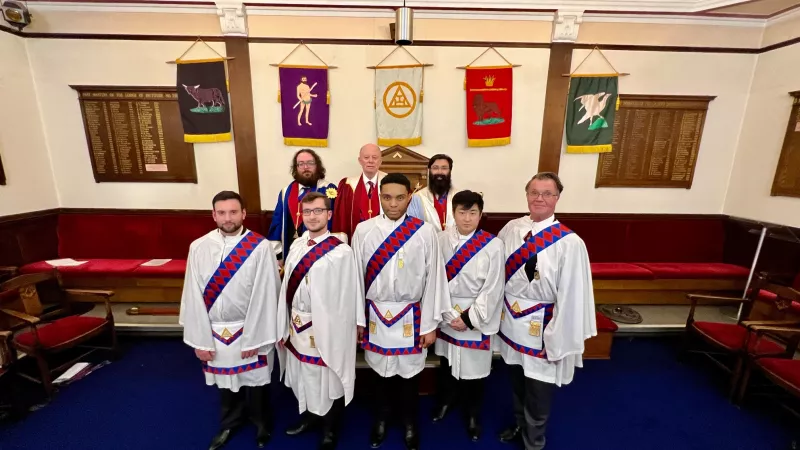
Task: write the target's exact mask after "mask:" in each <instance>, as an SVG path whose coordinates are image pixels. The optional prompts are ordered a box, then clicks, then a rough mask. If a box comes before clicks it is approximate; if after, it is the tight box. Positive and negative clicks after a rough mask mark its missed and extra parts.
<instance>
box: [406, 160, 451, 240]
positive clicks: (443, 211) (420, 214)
mask: <svg viewBox="0 0 800 450" xmlns="http://www.w3.org/2000/svg"><path fill="white" fill-rule="evenodd" d="M452 170H453V158H451V157H449V156H447V155H442V154H439V155H433V156H432V157H431V159H430V160H429V161H428V186H427V187H425V188H422V189H420V190H419V191H417V192H415V193H414V197H413V198H412V199H411V204H410V205H409V206H408V214H409V215H410V216H413V217H417V218H418V219H422V220H424V221H426V222H430V223H432V224H434V225H435V226H436V228H437V229H441V230H444V229H446V228H447V227H450V226H453V225H454V224H455V219H454V218H453V210H452V208H450V207H449V206H450V205H449V204H448V198H449V197H452V196H453V194H455V193H456V192H458V190H456V189H454V188H453V184H452V182H451V179H450V173H451V171H452Z"/></svg>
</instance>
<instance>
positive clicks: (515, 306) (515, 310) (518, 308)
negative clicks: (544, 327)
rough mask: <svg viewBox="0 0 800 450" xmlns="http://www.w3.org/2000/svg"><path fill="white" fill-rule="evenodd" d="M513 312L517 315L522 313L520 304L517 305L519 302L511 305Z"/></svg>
mask: <svg viewBox="0 0 800 450" xmlns="http://www.w3.org/2000/svg"><path fill="white" fill-rule="evenodd" d="M511 310H512V311H514V312H515V313H520V312H522V309H520V307H519V303H517V302H514V304H513V305H511Z"/></svg>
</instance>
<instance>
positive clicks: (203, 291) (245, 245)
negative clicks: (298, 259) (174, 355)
mask: <svg viewBox="0 0 800 450" xmlns="http://www.w3.org/2000/svg"><path fill="white" fill-rule="evenodd" d="M212 205H213V212H212V216H213V218H214V220H215V221H216V223H217V229H215V230H214V231H211V232H210V233H208V234H206V235H205V236H203V237H201V238H199V239H197V240H195V241H194V242H192V244H191V246H190V247H189V257H188V260H187V262H186V277H185V279H184V282H183V295H182V296H181V308H180V316H179V323H180V324H181V325H182V326H183V341H184V342H185V343H186V344H187V345H189V346H190V347H192V348H194V349H195V355H196V356H197V358H198V359H200V360H201V361H202V362H203V371H204V372H205V377H206V384H208V385H209V386H212V385H216V386H217V387H219V388H220V389H219V391H220V396H221V404H222V420H221V431H220V432H219V433H218V434H217V435H216V436H215V437H214V439H213V440H212V442H211V446H210V450H216V449H218V448H221V447H222V446H224V445H225V444H226V443H227V442H228V440H229V438H230V436H231V434H232V433H233V432H234V430H235V429H236V428H238V427H240V426H242V425H244V422H245V421H246V419H247V417H246V415H245V407H247V409H248V410H249V415H250V419H251V420H252V421H253V422H255V424H256V426H257V428H258V430H257V434H256V442H257V444H258V446H259V447H264V446H265V445H266V444H267V442H268V441H269V439H270V433H271V429H272V417H271V413H270V407H269V397H270V396H269V382H270V375H271V373H272V360H273V351H272V350H273V348H274V344H275V342H276V340H277V339H276V334H275V329H276V323H275V311H276V309H277V301H278V293H279V291H280V278H279V275H278V263H277V261H276V259H275V254H274V253H273V252H272V247H270V245H269V242H268V241H267V240H266V239H265V238H264V237H263V236H261V235H259V234H257V233H255V232H253V231H250V230H248V229H246V228H245V227H244V226H243V223H244V219H245V216H246V214H247V212H246V211H245V208H244V204H243V202H242V198H241V197H240V196H239V194H237V193H235V192H231V191H222V192H220V193H219V194H217V195H216V196H215V197H214V199H213V200H212Z"/></svg>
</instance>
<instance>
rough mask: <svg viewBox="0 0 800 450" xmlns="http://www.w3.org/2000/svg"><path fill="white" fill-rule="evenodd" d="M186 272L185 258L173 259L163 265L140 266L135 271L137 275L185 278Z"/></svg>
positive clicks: (134, 273)
mask: <svg viewBox="0 0 800 450" xmlns="http://www.w3.org/2000/svg"><path fill="white" fill-rule="evenodd" d="M185 274H186V260H185V259H173V260H171V261H169V262H167V263H166V264H164V265H161V266H139V267H137V268H136V270H134V271H133V275H134V276H137V277H165V278H174V277H177V278H183V277H184V275H185Z"/></svg>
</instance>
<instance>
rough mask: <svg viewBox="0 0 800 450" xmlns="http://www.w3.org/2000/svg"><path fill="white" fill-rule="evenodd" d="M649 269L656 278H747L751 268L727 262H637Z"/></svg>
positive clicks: (638, 264)
mask: <svg viewBox="0 0 800 450" xmlns="http://www.w3.org/2000/svg"><path fill="white" fill-rule="evenodd" d="M635 264H636V265H637V266H639V267H642V268H644V269H647V270H649V271H651V272H653V274H654V275H655V277H656V278H671V279H678V278H694V279H707V278H741V279H747V276H748V275H749V274H750V270H749V269H747V268H746V267H742V266H736V265H733V264H725V263H635Z"/></svg>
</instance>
